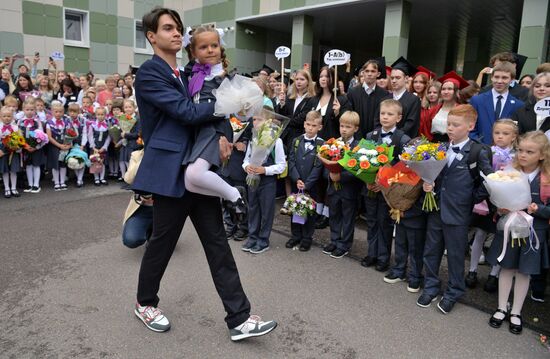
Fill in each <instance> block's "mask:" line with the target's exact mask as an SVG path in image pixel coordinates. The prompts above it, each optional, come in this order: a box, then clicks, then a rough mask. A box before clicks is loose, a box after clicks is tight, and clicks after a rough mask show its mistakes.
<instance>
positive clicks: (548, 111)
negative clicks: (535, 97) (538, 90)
mask: <svg viewBox="0 0 550 359" xmlns="http://www.w3.org/2000/svg"><path fill="white" fill-rule="evenodd" d="M534 110H535V113H536V114H537V115H539V116H543V117H548V116H550V97H546V98H543V99H542V100H540V101H538V102H537V103H536V104H535V107H534Z"/></svg>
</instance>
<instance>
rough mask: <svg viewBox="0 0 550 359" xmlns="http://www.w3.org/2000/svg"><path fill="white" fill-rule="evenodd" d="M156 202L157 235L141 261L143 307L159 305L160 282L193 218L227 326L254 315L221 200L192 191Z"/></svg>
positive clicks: (155, 224) (139, 290)
mask: <svg viewBox="0 0 550 359" xmlns="http://www.w3.org/2000/svg"><path fill="white" fill-rule="evenodd" d="M153 199H154V205H153V233H152V235H151V239H150V240H149V245H148V246H147V249H146V251H145V254H144V255H143V259H142V261H141V268H140V271H139V282H138V292H137V301H138V303H139V304H140V305H142V306H146V305H151V306H157V305H158V302H159V297H158V296H157V293H158V291H159V287H160V281H161V279H162V276H163V275H164V271H165V270H166V267H167V266H168V262H169V261H170V258H171V256H172V253H173V252H174V249H175V248H176V244H177V242H178V239H179V237H180V234H181V231H182V229H183V225H184V224H185V220H186V219H187V216H189V217H190V218H191V221H192V222H193V225H194V226H195V229H196V231H197V233H198V235H199V238H200V241H201V243H202V246H203V248H204V252H205V254H206V259H207V261H208V266H209V267H210V272H211V274H212V279H213V281H214V285H215V287H216V290H217V292H218V295H219V296H220V298H221V300H222V303H223V306H224V308H225V311H226V313H227V316H226V317H225V321H226V323H227V326H228V327H229V328H234V327H236V326H238V325H239V324H241V323H243V322H244V321H246V320H247V319H248V317H249V315H250V303H249V302H248V299H247V297H246V294H245V293H244V290H243V288H242V285H241V280H240V278H239V272H238V270H237V265H236V264H235V260H234V258H233V254H232V252H231V248H230V247H229V244H228V242H227V238H226V236H225V230H224V227H223V221H222V212H221V204H220V199H219V198H216V197H210V196H204V195H199V194H195V193H191V192H188V191H186V192H185V194H184V195H183V197H181V198H173V197H165V196H159V195H154V197H153Z"/></svg>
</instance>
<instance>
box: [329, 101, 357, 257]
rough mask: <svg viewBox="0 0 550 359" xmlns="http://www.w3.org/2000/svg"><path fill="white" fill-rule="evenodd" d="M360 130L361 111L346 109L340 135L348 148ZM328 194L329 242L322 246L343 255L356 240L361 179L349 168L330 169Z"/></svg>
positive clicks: (332, 254) (355, 142) (353, 143)
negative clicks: (348, 169) (341, 169)
mask: <svg viewBox="0 0 550 359" xmlns="http://www.w3.org/2000/svg"><path fill="white" fill-rule="evenodd" d="M358 130H359V114H358V113H357V112H354V111H346V112H344V113H343V114H342V116H340V138H339V139H338V140H339V141H342V142H344V143H345V144H346V145H347V146H348V148H353V147H355V146H356V145H357V143H358V141H357V140H356V139H355V138H354V137H353V136H354V134H355V133H356V132H357V131H358ZM325 177H328V178H329V186H328V190H327V194H328V197H329V208H330V217H329V226H330V243H329V244H328V245H326V246H325V247H323V253H325V254H328V255H330V256H331V257H332V258H342V257H343V256H345V255H347V254H348V253H349V250H350V248H351V245H352V244H353V234H354V231H355V217H356V215H357V194H358V193H359V192H360V191H361V185H362V182H361V181H360V180H359V179H358V178H357V177H355V176H354V175H353V174H351V173H350V172H348V171H343V172H341V173H338V172H335V171H333V172H329V170H325Z"/></svg>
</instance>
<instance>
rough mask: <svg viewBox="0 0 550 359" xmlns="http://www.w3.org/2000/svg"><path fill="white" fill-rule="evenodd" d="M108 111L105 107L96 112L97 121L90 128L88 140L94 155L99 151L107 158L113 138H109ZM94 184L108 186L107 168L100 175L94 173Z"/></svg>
mask: <svg viewBox="0 0 550 359" xmlns="http://www.w3.org/2000/svg"><path fill="white" fill-rule="evenodd" d="M106 112H107V110H106V109H105V108H103V107H99V108H97V109H96V110H95V117H96V120H95V121H93V122H92V124H91V125H90V127H89V128H88V134H87V137H86V138H87V140H88V144H89V146H90V152H91V153H94V152H95V151H98V152H99V153H100V155H101V156H102V157H103V158H105V157H106V155H107V149H108V148H109V143H111V137H110V136H109V131H108V129H109V126H108V125H107V121H106V115H107V113H106ZM94 184H95V185H96V186H99V185H105V186H106V185H107V184H108V183H107V181H106V180H105V166H103V169H102V170H101V172H100V173H94Z"/></svg>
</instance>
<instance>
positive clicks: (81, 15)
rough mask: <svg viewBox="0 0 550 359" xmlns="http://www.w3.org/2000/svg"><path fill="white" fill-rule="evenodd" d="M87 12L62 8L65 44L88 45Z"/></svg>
mask: <svg viewBox="0 0 550 359" xmlns="http://www.w3.org/2000/svg"><path fill="white" fill-rule="evenodd" d="M88 34H89V21H88V12H87V11H82V10H76V9H68V8H64V9H63V38H64V40H65V41H64V43H65V45H69V46H80V47H88V46H89V36H88Z"/></svg>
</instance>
